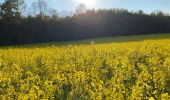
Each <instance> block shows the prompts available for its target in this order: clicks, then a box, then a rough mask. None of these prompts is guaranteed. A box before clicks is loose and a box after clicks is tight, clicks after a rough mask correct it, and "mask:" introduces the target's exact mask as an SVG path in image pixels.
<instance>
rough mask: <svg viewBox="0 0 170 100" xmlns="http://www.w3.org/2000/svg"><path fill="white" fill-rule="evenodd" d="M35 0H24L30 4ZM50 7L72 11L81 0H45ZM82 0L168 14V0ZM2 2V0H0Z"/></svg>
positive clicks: (92, 5)
mask: <svg viewBox="0 0 170 100" xmlns="http://www.w3.org/2000/svg"><path fill="white" fill-rule="evenodd" d="M34 1H35V0H26V2H27V4H28V5H31V3H32V2H34ZM46 1H47V3H48V6H49V7H50V8H55V9H57V10H58V11H74V10H75V8H76V7H77V6H78V4H79V3H80V2H81V0H46ZM91 1H93V0H82V2H85V4H86V6H87V8H89V9H92V8H94V9H102V8H108V9H109V8H125V9H128V10H129V11H137V10H143V11H144V12H146V13H150V12H152V11H157V10H161V11H163V12H165V13H169V14H170V0H95V2H93V3H90V2H91ZM0 2H3V0H0Z"/></svg>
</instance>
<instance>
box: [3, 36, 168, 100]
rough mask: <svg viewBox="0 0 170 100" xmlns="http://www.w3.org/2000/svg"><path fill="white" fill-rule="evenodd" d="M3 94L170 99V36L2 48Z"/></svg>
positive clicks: (19, 99)
mask: <svg viewBox="0 0 170 100" xmlns="http://www.w3.org/2000/svg"><path fill="white" fill-rule="evenodd" d="M0 99H4V100H5V99H8V100H13V99H16V100H42V99H43V100H44V99H46V100H47V99H48V100H53V99H56V100H160V99H162V100H170V39H160V40H154V39H153V40H144V41H138V42H113V43H103V44H95V43H91V44H90V43H89V45H88V44H84V45H83V44H82V45H80V44H78V45H76V44H74V45H63V46H55V45H53V46H51V45H49V46H45V47H41V46H39V47H11V48H10V47H8V48H1V49H0Z"/></svg>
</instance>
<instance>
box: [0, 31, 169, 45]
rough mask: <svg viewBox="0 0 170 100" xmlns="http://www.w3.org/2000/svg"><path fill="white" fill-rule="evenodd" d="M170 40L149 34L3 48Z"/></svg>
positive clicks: (161, 34) (166, 34)
mask: <svg viewBox="0 0 170 100" xmlns="http://www.w3.org/2000/svg"><path fill="white" fill-rule="evenodd" d="M160 39H170V33H160V34H149V35H138V36H137V35H135V36H115V37H104V38H95V39H86V40H78V41H65V42H51V43H39V44H27V45H17V46H6V47H2V48H11V47H12V48H18V47H19V48H37V47H39V48H41V47H53V46H67V45H82V44H83V45H89V44H105V43H124V42H138V41H144V40H160Z"/></svg>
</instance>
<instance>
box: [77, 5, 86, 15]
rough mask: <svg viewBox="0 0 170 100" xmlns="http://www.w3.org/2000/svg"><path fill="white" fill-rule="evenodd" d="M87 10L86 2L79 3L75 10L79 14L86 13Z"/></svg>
mask: <svg viewBox="0 0 170 100" xmlns="http://www.w3.org/2000/svg"><path fill="white" fill-rule="evenodd" d="M86 11H87V8H86V6H85V5H84V4H79V5H78V6H77V8H76V10H75V14H76V15H79V14H82V13H85V12H86Z"/></svg>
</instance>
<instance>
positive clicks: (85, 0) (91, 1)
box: [76, 0, 96, 6]
mask: <svg viewBox="0 0 170 100" xmlns="http://www.w3.org/2000/svg"><path fill="white" fill-rule="evenodd" d="M76 1H77V2H78V3H82V4H84V5H86V6H92V5H94V4H95V3H96V0H76Z"/></svg>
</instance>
